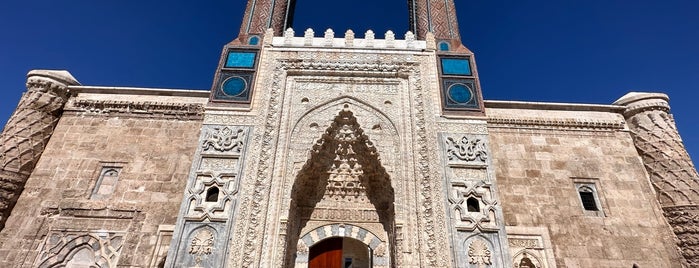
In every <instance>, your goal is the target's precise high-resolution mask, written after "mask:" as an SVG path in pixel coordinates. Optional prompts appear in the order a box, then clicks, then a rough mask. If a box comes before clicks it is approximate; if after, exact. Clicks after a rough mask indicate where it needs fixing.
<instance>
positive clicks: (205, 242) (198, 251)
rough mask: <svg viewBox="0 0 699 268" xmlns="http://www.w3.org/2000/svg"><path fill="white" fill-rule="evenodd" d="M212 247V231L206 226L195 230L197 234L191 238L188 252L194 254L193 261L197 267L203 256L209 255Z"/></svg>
mask: <svg viewBox="0 0 699 268" xmlns="http://www.w3.org/2000/svg"><path fill="white" fill-rule="evenodd" d="M213 249H214V233H213V232H211V230H209V229H208V228H203V229H200V230H199V231H197V234H196V235H195V236H194V237H193V238H192V242H191V244H190V246H189V254H192V255H195V256H196V257H195V258H194V263H195V265H196V266H197V267H198V266H199V265H201V262H202V261H203V258H204V257H206V255H211V251H212V250H213Z"/></svg>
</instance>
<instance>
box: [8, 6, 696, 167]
mask: <svg viewBox="0 0 699 268" xmlns="http://www.w3.org/2000/svg"><path fill="white" fill-rule="evenodd" d="M245 2H246V1H244V0H225V1H224V0H210V1H155V0H140V1H135V0H123V1H94V0H70V1H56V0H34V1H21V0H7V1H3V2H2V3H0V37H1V38H2V41H1V42H0V125H4V123H5V121H6V120H7V118H8V117H9V116H10V114H11V112H12V111H13V109H14V108H15V106H16V104H17V101H18V100H19V97H20V95H21V93H22V92H23V91H24V83H25V75H26V73H27V72H28V71H29V70H31V69H40V68H45V69H65V70H69V71H70V72H71V73H72V74H73V75H74V76H75V77H76V78H77V79H78V80H79V81H80V82H82V83H83V84H84V85H108V86H140V87H164V88H187V89H208V88H209V87H210V86H211V80H212V77H213V74H214V71H215V68H216V65H217V63H218V57H219V55H220V51H221V48H222V46H223V45H224V44H225V43H227V42H228V41H230V40H232V39H233V38H235V36H236V35H237V33H238V29H239V26H240V21H241V16H242V14H243V11H244V10H243V9H244V7H245ZM405 2H406V1H405V0H354V1H328V0H322V1H321V0H298V6H297V12H296V24H295V28H296V30H297V32H302V31H303V30H304V29H305V28H307V27H309V26H312V27H313V28H315V29H316V32H317V33H318V35H320V33H321V32H322V31H324V30H325V28H327V27H333V28H334V29H335V32H337V33H343V32H344V31H345V30H346V29H347V28H352V29H354V30H355V32H356V33H357V36H358V37H361V36H363V32H364V31H365V30H366V29H368V28H371V29H373V30H374V31H375V32H377V33H378V34H379V36H383V32H385V30H387V29H392V30H394V31H396V32H397V33H399V34H398V35H399V36H400V37H401V38H402V36H403V32H404V31H405V30H407V18H408V17H407V7H406V3H405ZM456 4H457V11H458V14H459V22H460V26H461V34H462V39H463V42H464V44H466V46H468V47H469V48H470V49H471V50H473V51H474V52H475V53H476V57H477V63H478V68H479V72H480V75H481V85H482V88H483V94H484V95H485V98H486V99H491V100H493V99H494V100H528V101H555V102H582V103H601V104H609V103H612V102H613V101H614V100H616V99H617V98H619V97H621V96H622V95H624V94H625V93H626V92H628V91H660V92H665V93H668V94H669V95H670V98H671V105H672V108H673V113H674V115H675V119H676V120H677V124H678V126H679V129H680V133H681V134H682V136H683V138H684V140H685V143H686V145H687V147H688V148H689V150H690V153H691V154H692V155H694V156H695V158H696V157H699V118H698V117H697V116H696V115H697V114H698V113H697V112H696V111H695V110H692V109H693V108H692V107H695V106H696V105H697V104H696V100H697V99H698V97H699V93H698V92H699V16H698V15H696V12H697V10H699V1H696V0H664V1H658V0H635V1H631V0H623V1H622V0H588V1H582V0H579V1H568V0H538V1H503V0H469V1H467V0H456Z"/></svg>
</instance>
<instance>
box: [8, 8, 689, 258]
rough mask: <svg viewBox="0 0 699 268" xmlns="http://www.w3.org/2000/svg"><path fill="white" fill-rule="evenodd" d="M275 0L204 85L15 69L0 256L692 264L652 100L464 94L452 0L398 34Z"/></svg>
mask: <svg viewBox="0 0 699 268" xmlns="http://www.w3.org/2000/svg"><path fill="white" fill-rule="evenodd" d="M290 3H292V2H288V1H260V0H258V1H249V4H248V7H247V14H246V16H247V17H246V18H247V19H246V20H245V21H246V22H248V24H247V25H246V24H245V23H244V24H243V27H242V28H241V37H240V38H239V39H237V40H235V41H234V42H231V43H230V44H228V45H226V46H225V47H224V50H223V53H222V58H221V61H220V64H219V68H218V71H217V74H216V76H215V77H214V86H213V88H212V90H211V92H206V91H188V90H167V89H139V88H104V87H91V86H80V85H79V83H78V82H77V81H76V80H75V79H73V78H72V77H71V76H70V75H69V74H68V73H67V72H63V71H32V72H31V73H30V74H29V78H28V83H27V85H28V87H27V93H26V94H25V97H23V99H22V100H21V102H20V105H19V106H18V109H17V112H16V113H15V114H14V115H13V117H12V118H11V119H10V120H9V121H8V125H7V126H6V127H5V130H4V132H3V133H2V135H0V142H2V143H0V148H2V154H1V155H0V159H2V160H3V162H2V163H3V166H2V168H3V169H1V170H0V175H1V176H2V178H1V179H2V185H0V204H2V206H1V207H0V209H2V211H3V213H4V214H3V215H4V216H3V218H2V220H3V221H6V223H5V226H4V228H3V229H2V230H1V231H0V266H2V267H302V268H306V267H310V268H314V267H324V266H323V265H319V263H320V262H318V256H324V257H323V258H326V257H325V256H330V255H324V254H326V253H327V254H329V253H328V252H329V251H330V250H331V247H332V250H341V251H342V253H341V254H339V255H337V256H336V257H337V263H335V264H333V265H338V266H337V267H343V266H341V263H340V261H342V264H343V265H344V264H348V263H352V265H354V266H353V267H440V268H441V267H459V268H461V267H464V268H466V267H468V268H481V267H515V268H517V267H537V268H549V267H693V266H696V260H695V259H696V250H697V249H696V247H697V243H695V242H696V241H695V239H694V238H695V236H696V234H697V232H696V230H695V229H696V227H695V226H696V223H694V221H695V220H694V218H696V217H695V214H696V206H697V201H699V199H697V198H698V197H697V196H699V195H697V193H696V190H695V188H696V187H695V184H696V181H697V173H696V170H695V168H694V166H693V164H692V162H691V160H690V159H689V157H688V155H687V153H686V151H685V150H684V147H683V145H682V142H681V139H680V137H679V134H678V133H677V131H676V129H675V127H674V122H673V121H672V117H671V115H670V114H669V105H668V103H667V97H666V96H664V95H662V94H650V93H632V94H629V95H627V96H625V97H624V98H622V99H620V100H619V101H618V102H617V103H616V104H615V105H591V104H556V103H530V102H509V101H483V99H482V97H481V96H482V94H481V92H480V86H479V80H478V72H477V69H476V68H475V66H476V65H475V62H474V61H473V53H471V52H470V51H469V50H468V49H466V48H465V47H463V46H462V45H461V43H460V41H459V36H458V31H454V29H457V26H456V25H457V23H456V18H455V17H454V16H453V14H454V13H453V8H454V7H453V5H454V2H453V1H431V0H429V1H409V6H410V8H411V9H410V13H411V26H412V27H413V29H414V30H415V31H417V32H416V33H413V32H408V33H405V34H404V35H401V36H396V34H395V33H392V32H388V33H386V38H385V39H376V38H375V37H374V33H373V32H371V31H368V32H366V33H365V34H364V36H363V38H360V37H358V36H355V33H354V32H352V31H347V32H346V33H345V34H344V36H343V37H335V33H334V32H333V31H332V30H327V31H325V32H324V33H323V34H322V35H323V36H322V37H317V36H316V34H315V33H314V31H313V30H312V29H308V30H306V31H305V32H303V34H300V33H299V34H297V33H296V32H295V31H294V30H293V29H283V28H280V27H283V26H285V25H288V21H287V19H288V17H287V15H286V14H288V10H289V9H290V8H292V7H293V5H291V6H289V4H290ZM429 29H432V30H429ZM8 215H9V217H8ZM327 258H330V257H327Z"/></svg>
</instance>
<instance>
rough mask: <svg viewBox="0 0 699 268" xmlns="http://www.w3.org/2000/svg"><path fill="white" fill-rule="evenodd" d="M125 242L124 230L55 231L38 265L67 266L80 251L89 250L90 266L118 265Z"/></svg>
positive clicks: (45, 266) (50, 234) (43, 266)
mask: <svg viewBox="0 0 699 268" xmlns="http://www.w3.org/2000/svg"><path fill="white" fill-rule="evenodd" d="M123 242H124V234H123V233H113V232H74V231H53V232H51V233H49V235H48V237H47V238H46V242H45V243H44V245H43V249H42V250H41V252H42V253H41V254H40V255H39V256H38V260H37V262H36V263H37V264H38V265H37V267H41V268H49V267H66V264H69V263H70V262H71V261H76V260H75V259H77V258H76V257H75V256H76V255H78V253H79V252H81V251H85V253H88V257H89V258H87V259H89V260H90V261H89V262H88V263H89V267H100V268H112V267H117V262H118V260H119V253H120V251H121V248H122V246H123ZM88 263H86V264H88ZM67 267H78V266H71V265H67Z"/></svg>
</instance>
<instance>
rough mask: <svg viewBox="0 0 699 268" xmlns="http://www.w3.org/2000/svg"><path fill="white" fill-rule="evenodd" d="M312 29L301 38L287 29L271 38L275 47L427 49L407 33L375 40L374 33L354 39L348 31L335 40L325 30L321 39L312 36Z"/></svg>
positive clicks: (391, 33) (388, 35)
mask: <svg viewBox="0 0 699 268" xmlns="http://www.w3.org/2000/svg"><path fill="white" fill-rule="evenodd" d="M314 34H315V32H314V31H313V29H310V28H309V29H306V31H305V32H304V36H303V37H294V30H293V29H291V28H289V29H287V30H286V31H285V32H284V36H283V37H273V40H272V46H275V47H332V48H357V49H360V48H365V49H397V50H414V51H420V50H423V49H426V48H427V42H426V41H422V40H415V35H414V34H413V33H412V32H410V31H408V32H407V33H406V34H405V39H402V40H398V39H396V38H395V34H394V33H393V31H390V30H389V31H387V32H386V34H385V36H386V38H385V39H375V38H374V32H373V31H371V30H368V31H367V32H366V33H365V35H364V38H355V37H354V32H353V31H352V30H348V31H347V32H346V33H345V37H344V38H335V32H334V31H333V30H332V29H327V30H326V31H325V32H324V36H323V37H322V38H317V37H315V36H314Z"/></svg>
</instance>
